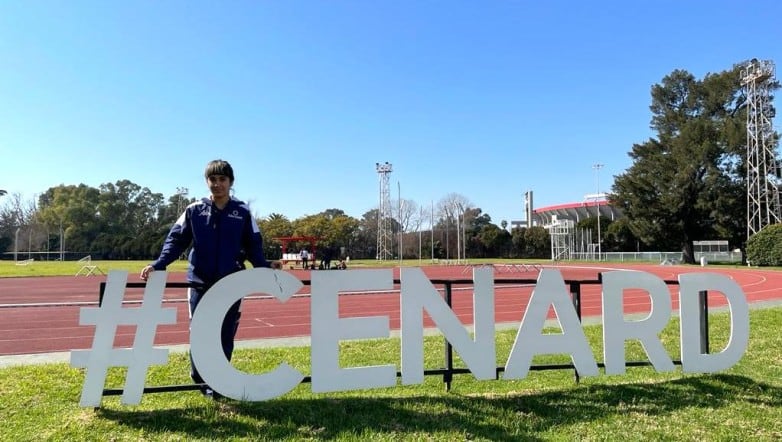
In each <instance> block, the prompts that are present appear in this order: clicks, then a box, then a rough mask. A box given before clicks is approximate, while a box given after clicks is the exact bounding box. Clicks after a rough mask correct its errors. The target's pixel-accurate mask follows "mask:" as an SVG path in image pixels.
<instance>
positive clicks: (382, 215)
mask: <svg viewBox="0 0 782 442" xmlns="http://www.w3.org/2000/svg"><path fill="white" fill-rule="evenodd" d="M375 169H376V170H377V176H378V178H379V181H380V205H379V206H378V211H377V256H376V259H378V260H386V259H390V258H392V257H393V254H392V249H391V247H392V243H391V242H392V232H391V219H392V218H391V189H390V188H389V187H388V176H389V175H390V174H391V172H392V171H393V167H392V166H391V163H389V162H388V161H386V162H385V163H375Z"/></svg>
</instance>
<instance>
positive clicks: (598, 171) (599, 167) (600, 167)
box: [592, 163, 603, 261]
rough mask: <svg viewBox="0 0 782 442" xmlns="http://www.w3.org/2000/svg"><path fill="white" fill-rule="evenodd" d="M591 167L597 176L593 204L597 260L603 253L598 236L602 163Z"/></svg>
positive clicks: (599, 259)
mask: <svg viewBox="0 0 782 442" xmlns="http://www.w3.org/2000/svg"><path fill="white" fill-rule="evenodd" d="M592 168H593V169H595V175H596V176H597V195H596V197H595V206H596V207H597V260H598V261H601V260H602V256H603V255H602V250H601V246H600V245H601V243H602V242H603V241H602V238H601V237H600V169H602V168H603V164H600V163H597V164H594V165H592Z"/></svg>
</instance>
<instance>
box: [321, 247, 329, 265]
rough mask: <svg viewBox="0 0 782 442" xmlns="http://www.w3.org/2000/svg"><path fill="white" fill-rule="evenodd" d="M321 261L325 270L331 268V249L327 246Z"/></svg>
mask: <svg viewBox="0 0 782 442" xmlns="http://www.w3.org/2000/svg"><path fill="white" fill-rule="evenodd" d="M320 263H321V265H322V266H323V268H324V269H325V270H329V269H331V250H329V249H328V248H327V249H326V250H324V251H323V260H322V261H321V262H320Z"/></svg>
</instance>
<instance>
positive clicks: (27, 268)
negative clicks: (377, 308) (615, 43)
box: [0, 259, 543, 278]
mask: <svg viewBox="0 0 782 442" xmlns="http://www.w3.org/2000/svg"><path fill="white" fill-rule="evenodd" d="M520 262H528V263H532V262H536V263H540V262H543V261H541V260H520V259H513V260H511V259H474V260H470V263H471V264H486V263H520ZM431 263H432V261H431V260H430V259H423V260H420V261H419V260H417V259H407V260H405V261H403V262H402V265H403V266H418V265H429V264H431ZM147 264H149V261H92V262H91V265H97V266H98V268H99V269H101V271H103V272H104V273H108V272H109V270H127V271H129V272H141V269H142V268H143V267H144V266H145V265H147ZM83 265H84V264H83V263H80V262H77V261H33V262H32V263H30V264H27V265H16V263H14V262H13V261H0V278H2V277H34V276H73V275H75V274H76V272H78V271H79V270H80V269H81V268H82V266H83ZM349 266H350V268H368V267H389V266H399V261H377V260H374V259H363V260H351V261H350V264H349ZM286 267H287V266H286ZM186 270H187V261H185V260H179V261H176V262H174V263H173V264H171V265H170V266H169V267H168V271H170V272H183V271H186Z"/></svg>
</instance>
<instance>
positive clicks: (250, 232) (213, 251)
mask: <svg viewBox="0 0 782 442" xmlns="http://www.w3.org/2000/svg"><path fill="white" fill-rule="evenodd" d="M191 244H192V246H193V247H192V249H191V250H190V255H189V256H188V261H190V266H189V268H188V273H187V279H188V281H190V282H193V283H196V284H203V285H204V287H205V288H209V287H211V286H212V285H213V284H214V283H216V282H217V281H218V280H220V278H222V277H224V276H226V275H229V274H231V273H234V272H237V271H239V270H242V269H244V268H245V267H244V261H245V259H246V260H248V261H250V263H251V264H252V265H253V267H270V263H269V262H268V261H266V258H265V257H264V255H263V239H262V238H261V231H260V230H259V229H258V224H257V223H256V222H255V219H254V218H253V216H252V213H250V209H249V207H248V206H247V205H246V204H245V203H243V202H242V201H239V200H236V199H234V198H231V199H230V200H229V201H228V204H226V206H225V207H224V208H223V209H222V210H219V209H218V208H217V207H215V206H214V204H212V200H210V199H209V198H203V199H201V201H198V202H195V203H192V204H190V205H189V206H187V208H186V209H185V212H184V213H183V214H182V215H180V217H179V219H177V221H176V223H174V225H173V226H172V227H171V230H170V231H169V232H168V236H167V237H166V241H165V243H164V244H163V250H162V251H161V252H160V257H158V259H157V260H155V262H153V263H152V267H154V268H155V270H165V269H166V267H167V266H168V265H169V264H171V263H172V262H174V261H175V260H177V259H178V258H179V257H180V256H181V255H182V253H184V251H185V250H187V248H188V247H189V246H190V245H191Z"/></svg>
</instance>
